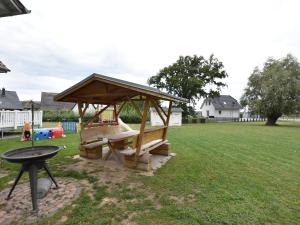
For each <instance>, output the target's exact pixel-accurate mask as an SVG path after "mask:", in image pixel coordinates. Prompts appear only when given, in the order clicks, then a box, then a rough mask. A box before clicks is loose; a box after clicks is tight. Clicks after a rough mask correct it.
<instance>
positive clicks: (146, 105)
mask: <svg viewBox="0 0 300 225" xmlns="http://www.w3.org/2000/svg"><path fill="white" fill-rule="evenodd" d="M148 110H149V97H147V98H146V100H145V103H144V111H143V116H142V122H141V127H140V134H139V136H138V140H137V148H136V154H135V161H136V162H138V157H139V154H140V151H141V147H142V142H143V136H144V130H145V126H146V121H147V115H148Z"/></svg>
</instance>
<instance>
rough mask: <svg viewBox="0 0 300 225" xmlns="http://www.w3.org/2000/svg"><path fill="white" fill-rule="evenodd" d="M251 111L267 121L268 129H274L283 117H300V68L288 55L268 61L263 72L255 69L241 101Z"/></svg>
mask: <svg viewBox="0 0 300 225" xmlns="http://www.w3.org/2000/svg"><path fill="white" fill-rule="evenodd" d="M241 103H242V105H244V106H245V105H248V107H249V109H250V111H251V112H252V113H255V114H260V115H263V116H265V117H267V123H266V124H267V125H275V124H276V121H277V119H278V118H279V117H281V116H282V115H283V114H286V115H288V114H292V113H299V110H300V64H299V62H298V61H297V59H296V58H295V57H294V56H292V55H291V54H288V55H287V56H286V57H284V58H282V59H278V60H275V59H273V58H269V59H268V60H267V61H266V63H265V64H264V68H263V69H262V70H259V68H258V67H256V68H255V69H254V71H253V73H252V74H251V76H250V77H249V80H248V84H247V88H246V89H245V91H244V94H243V96H242V98H241Z"/></svg>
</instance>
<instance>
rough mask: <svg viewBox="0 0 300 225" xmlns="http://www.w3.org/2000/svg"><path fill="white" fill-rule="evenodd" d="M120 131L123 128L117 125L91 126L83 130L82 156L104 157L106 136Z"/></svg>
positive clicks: (91, 157) (81, 136)
mask: <svg viewBox="0 0 300 225" xmlns="http://www.w3.org/2000/svg"><path fill="white" fill-rule="evenodd" d="M120 132H121V128H120V126H117V125H115V126H99V127H91V128H85V129H83V130H81V132H80V156H82V157H85V158H89V159H99V158H102V147H103V145H106V144H107V138H106V137H107V136H109V135H112V134H117V133H120ZM124 144H126V143H124Z"/></svg>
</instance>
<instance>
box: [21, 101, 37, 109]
mask: <svg viewBox="0 0 300 225" xmlns="http://www.w3.org/2000/svg"><path fill="white" fill-rule="evenodd" d="M21 102H22V106H23V109H24V110H31V103H32V101H31V100H26V101H21ZM33 104H34V110H40V109H41V102H39V101H34V102H33Z"/></svg>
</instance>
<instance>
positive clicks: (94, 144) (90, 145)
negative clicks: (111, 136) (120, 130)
mask: <svg viewBox="0 0 300 225" xmlns="http://www.w3.org/2000/svg"><path fill="white" fill-rule="evenodd" d="M106 144H107V139H106V138H103V140H100V141H94V142H90V143H86V144H82V147H84V148H85V149H94V148H97V147H100V146H101V145H106Z"/></svg>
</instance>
